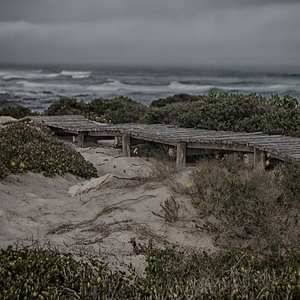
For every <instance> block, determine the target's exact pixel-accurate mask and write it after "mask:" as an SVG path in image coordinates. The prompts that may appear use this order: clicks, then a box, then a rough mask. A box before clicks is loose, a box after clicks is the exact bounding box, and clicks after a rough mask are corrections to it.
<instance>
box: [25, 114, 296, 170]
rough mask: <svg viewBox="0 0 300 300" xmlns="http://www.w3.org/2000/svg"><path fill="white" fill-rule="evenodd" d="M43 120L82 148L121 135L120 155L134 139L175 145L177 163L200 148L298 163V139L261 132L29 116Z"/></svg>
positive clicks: (262, 162) (259, 163) (258, 160)
mask: <svg viewBox="0 0 300 300" xmlns="http://www.w3.org/2000/svg"><path fill="white" fill-rule="evenodd" d="M30 119H32V120H33V121H36V122H43V123H45V124H46V125H47V126H48V127H50V128H52V129H53V130H54V131H60V132H63V133H68V134H73V135H76V136H77V145H78V146H80V147H82V146H83V143H84V142H85V141H86V140H89V139H91V138H92V139H101V138H108V137H111V138H114V137H122V151H123V156H130V153H131V145H132V142H133V141H134V140H142V141H152V142H157V143H162V144H166V145H172V146H174V147H176V148H177V154H176V155H177V158H176V161H177V164H185V163H186V157H187V155H195V154H200V153H201V151H203V150H224V151H225V150H226V151H235V152H243V153H245V154H250V155H252V156H253V161H254V165H255V166H260V167H264V166H265V157H266V155H267V154H268V155H269V156H270V157H271V158H276V159H279V160H282V161H289V162H292V163H297V162H300V138H295V137H288V136H282V135H267V134H263V133H261V132H255V133H245V132H232V131H213V130H203V129H191V128H182V127H178V126H171V125H160V124H158V125H157V124H153V125H146V124H118V125H110V124H103V123H97V122H94V121H91V120H88V119H86V118H85V117H83V116H77V115H70V116H69V115H68V116H39V117H30Z"/></svg>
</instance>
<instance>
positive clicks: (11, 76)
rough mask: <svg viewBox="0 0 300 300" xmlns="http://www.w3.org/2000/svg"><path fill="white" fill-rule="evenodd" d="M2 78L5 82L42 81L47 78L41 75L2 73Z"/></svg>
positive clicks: (0, 74) (0, 75) (0, 73)
mask: <svg viewBox="0 0 300 300" xmlns="http://www.w3.org/2000/svg"><path fill="white" fill-rule="evenodd" d="M0 77H1V79H3V80H12V79H42V78H45V74H41V73H15V72H0Z"/></svg>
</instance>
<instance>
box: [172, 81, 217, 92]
mask: <svg viewBox="0 0 300 300" xmlns="http://www.w3.org/2000/svg"><path fill="white" fill-rule="evenodd" d="M168 88H169V89H170V90H172V91H185V92H187V91H199V92H206V91H209V90H211V89H213V88H214V86H212V85H198V84H185V83H181V82H178V81H172V82H171V83H170V84H169V86H168Z"/></svg>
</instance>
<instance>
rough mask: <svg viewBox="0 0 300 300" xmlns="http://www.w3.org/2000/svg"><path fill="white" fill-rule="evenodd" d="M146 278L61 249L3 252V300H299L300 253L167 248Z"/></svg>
mask: <svg viewBox="0 0 300 300" xmlns="http://www.w3.org/2000/svg"><path fill="white" fill-rule="evenodd" d="M146 261H147V262H146V270H145V276H144V277H140V276H137V275H136V274H135V272H134V271H133V270H132V269H131V268H130V266H129V267H128V270H127V272H125V271H118V270H115V271H112V270H110V269H109V268H108V267H107V264H106V263H105V262H104V261H99V260H96V259H88V260H84V259H81V260H78V259H75V258H74V257H73V256H72V255H71V254H63V253H60V252H59V251H58V250H56V249H43V248H40V247H35V248H31V249H30V248H26V247H25V248H20V249H19V248H13V247H8V248H7V249H2V250H0V275H1V276H0V295H1V296H2V299H299V297H300V286H299V280H300V274H299V268H300V253H289V254H287V255H269V256H266V257H260V256H259V255H258V254H256V253H244V252H241V251H239V250H231V251H228V252H225V253H215V254H208V253H206V252H201V253H188V252H180V251H177V250H176V249H174V248H172V247H169V246H168V245H166V246H165V248H164V249H160V250H158V249H152V250H150V251H149V253H148V255H147V257H146Z"/></svg>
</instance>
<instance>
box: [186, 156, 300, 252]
mask: <svg viewBox="0 0 300 300" xmlns="http://www.w3.org/2000/svg"><path fill="white" fill-rule="evenodd" d="M231 165H232V164H229V166H231ZM293 168H294V167H292V166H289V169H285V168H284V169H283V170H284V171H283V173H282V174H283V175H281V177H280V182H281V184H278V180H276V176H275V174H276V173H275V174H274V172H273V173H272V172H265V171H264V172H259V171H251V170H250V171H249V170H248V171H247V170H243V169H242V168H240V170H239V171H237V170H236V169H231V167H229V168H228V166H227V165H226V159H225V160H224V161H219V163H216V164H214V163H208V165H205V164H204V166H202V167H201V168H199V170H197V171H194V172H193V174H192V178H193V191H194V194H192V195H191V197H192V204H193V205H194V207H195V208H196V209H198V211H199V218H202V220H203V222H204V226H203V229H204V230H206V231H208V232H209V233H210V234H212V236H213V237H214V239H215V242H216V244H217V245H219V246H222V247H225V248H227V247H228V248H230V247H233V245H235V246H238V247H240V248H244V249H246V248H250V249H255V250H258V251H266V252H270V251H279V249H281V248H285V249H295V248H297V247H298V245H299V240H300V233H299V230H298V229H297V228H298V222H299V211H300V202H299V201H295V199H297V200H299V182H300V181H299V168H298V169H293ZM277 177H278V175H277Z"/></svg>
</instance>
